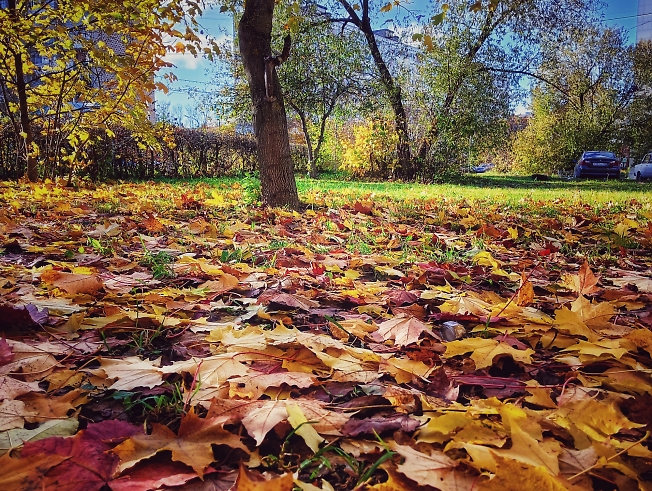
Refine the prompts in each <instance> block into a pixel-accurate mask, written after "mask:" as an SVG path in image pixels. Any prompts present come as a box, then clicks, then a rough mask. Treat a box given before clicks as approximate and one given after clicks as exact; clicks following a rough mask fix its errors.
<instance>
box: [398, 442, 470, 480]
mask: <svg viewBox="0 0 652 491" xmlns="http://www.w3.org/2000/svg"><path fill="white" fill-rule="evenodd" d="M388 445H389V448H391V449H392V450H394V451H395V452H397V453H398V454H399V455H400V456H401V457H403V458H404V459H405V461H404V462H403V463H402V464H400V465H399V466H398V471H399V472H401V473H402V474H404V475H406V476H408V477H409V478H410V479H412V480H414V481H416V482H418V483H419V484H422V485H424V486H425V485H428V486H436V487H437V488H438V489H440V490H441V491H468V490H469V489H471V487H472V485H473V482H474V480H475V479H474V478H473V477H472V476H469V475H467V474H465V473H464V472H461V471H459V470H458V469H457V465H458V464H457V462H456V461H455V460H453V459H451V458H450V457H448V456H447V455H446V454H445V453H443V452H440V451H438V450H434V449H432V450H430V451H429V452H428V453H423V452H419V451H418V450H415V449H413V448H412V447H408V446H406V445H399V444H398V443H396V442H389V443H388Z"/></svg>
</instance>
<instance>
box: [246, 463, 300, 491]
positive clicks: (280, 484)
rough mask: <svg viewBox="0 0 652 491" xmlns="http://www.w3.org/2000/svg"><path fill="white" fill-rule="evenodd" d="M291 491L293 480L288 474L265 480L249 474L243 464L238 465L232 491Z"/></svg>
mask: <svg viewBox="0 0 652 491" xmlns="http://www.w3.org/2000/svg"><path fill="white" fill-rule="evenodd" d="M272 489H273V490H274V491H292V489H294V478H293V477H292V473H290V472H288V473H286V474H283V475H282V476H279V477H272V478H270V479H265V478H264V477H263V476H262V475H260V474H257V473H254V472H250V471H248V470H247V469H246V467H245V466H244V464H242V463H241V464H240V472H239V473H238V479H237V480H236V482H235V486H234V488H233V491H270V490H272Z"/></svg>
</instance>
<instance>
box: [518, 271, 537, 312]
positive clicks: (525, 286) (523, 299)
mask: <svg viewBox="0 0 652 491" xmlns="http://www.w3.org/2000/svg"><path fill="white" fill-rule="evenodd" d="M532 302H534V286H533V285H532V282H531V281H530V280H529V279H528V277H527V275H526V274H525V272H523V273H521V287H520V288H519V289H518V296H517V297H516V305H518V306H519V307H527V306H528V305H531V304H532Z"/></svg>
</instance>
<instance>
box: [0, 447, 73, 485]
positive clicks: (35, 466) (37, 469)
mask: <svg viewBox="0 0 652 491" xmlns="http://www.w3.org/2000/svg"><path fill="white" fill-rule="evenodd" d="M67 458H69V457H68V456H67V455H57V454H45V455H32V456H29V457H25V458H22V459H14V458H11V457H10V456H9V454H5V455H3V456H1V457H0V469H2V472H1V473H0V489H2V491H25V490H26V489H35V490H36V489H40V487H41V486H40V484H39V481H40V478H41V476H43V474H45V473H46V472H47V471H48V470H49V469H51V468H52V467H54V466H55V465H57V464H59V463H61V462H63V461H64V460H66V459H67Z"/></svg>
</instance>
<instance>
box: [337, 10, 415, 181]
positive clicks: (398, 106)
mask: <svg viewBox="0 0 652 491" xmlns="http://www.w3.org/2000/svg"><path fill="white" fill-rule="evenodd" d="M338 1H339V2H340V4H341V5H342V7H344V10H346V12H347V14H348V15H349V18H350V19H349V20H347V21H349V22H351V23H352V24H353V25H355V26H356V27H357V28H358V29H359V30H360V31H361V32H362V33H363V34H364V37H365V39H366V40H367V45H368V46H369V51H370V52H371V56H372V57H373V60H374V64H375V65H376V68H377V69H378V73H379V74H380V81H381V83H382V84H383V88H384V89H385V93H386V94H387V98H388V99H389V104H390V105H391V106H392V111H394V129H395V130H396V136H397V137H398V143H397V144H396V156H397V159H398V169H396V171H395V174H396V175H397V176H398V177H401V178H403V179H408V180H412V179H414V178H415V177H416V168H415V166H414V162H413V161H412V153H411V150H410V133H409V130H408V121H407V115H406V113H405V106H403V97H402V95H401V88H400V87H399V86H398V84H397V83H396V82H395V80H394V77H392V74H391V72H390V71H389V68H387V64H386V63H385V60H384V59H383V55H382V53H381V52H380V49H379V48H378V43H377V41H376V35H375V34H374V31H373V28H372V27H371V21H370V18H369V0H363V1H362V7H360V5H359V4H355V5H352V4H351V3H349V2H348V0H338ZM354 7H355V8H354ZM360 8H362V18H360V16H359V15H358V14H357V12H356V10H360Z"/></svg>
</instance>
